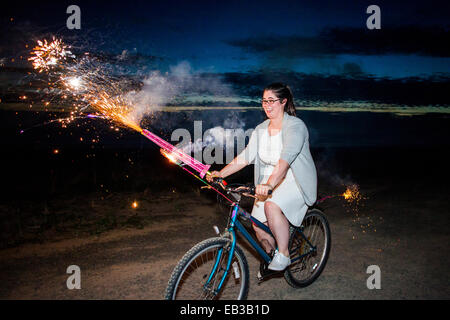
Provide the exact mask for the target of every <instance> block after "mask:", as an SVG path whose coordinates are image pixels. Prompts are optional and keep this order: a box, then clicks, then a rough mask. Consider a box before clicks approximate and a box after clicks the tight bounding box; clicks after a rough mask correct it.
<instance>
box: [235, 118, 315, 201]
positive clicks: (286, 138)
mask: <svg viewBox="0 0 450 320" xmlns="http://www.w3.org/2000/svg"><path fill="white" fill-rule="evenodd" d="M269 122H270V120H269V119H267V120H266V121H264V122H262V123H260V124H259V125H258V126H257V127H256V128H255V130H254V131H253V132H252V135H251V136H250V140H249V143H248V145H247V147H246V148H245V149H244V150H243V151H242V152H241V153H240V154H239V155H238V156H237V158H238V161H239V160H244V161H246V162H247V163H248V164H251V163H254V164H255V185H257V184H260V182H261V181H262V179H263V177H262V176H261V175H260V159H259V156H258V148H259V141H260V140H261V139H260V137H261V134H262V133H263V132H264V130H267V129H268V127H269ZM281 132H282V139H283V149H282V150H281V155H280V159H283V160H285V161H286V162H287V163H289V165H290V167H291V169H292V173H293V175H294V177H295V181H296V182H297V185H298V187H299V188H300V190H301V191H302V195H303V198H304V200H305V202H306V204H307V205H308V206H312V205H313V204H314V203H315V202H316V199H317V172H316V166H315V165H314V161H313V158H312V156H311V152H310V150H309V133H308V129H307V128H306V125H305V123H304V122H303V121H302V120H301V119H299V118H297V117H294V116H290V115H288V114H287V113H286V112H285V113H284V116H283V123H282V131H281Z"/></svg>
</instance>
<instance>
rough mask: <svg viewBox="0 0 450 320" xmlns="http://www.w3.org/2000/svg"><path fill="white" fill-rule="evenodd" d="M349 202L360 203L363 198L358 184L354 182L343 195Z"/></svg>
mask: <svg viewBox="0 0 450 320" xmlns="http://www.w3.org/2000/svg"><path fill="white" fill-rule="evenodd" d="M341 196H342V197H344V199H345V200H347V201H348V202H355V203H358V202H359V201H360V200H361V199H362V195H361V193H360V191H359V186H358V185H357V184H352V185H350V186H348V187H347V189H346V190H345V192H344V193H343V194H342V195H341Z"/></svg>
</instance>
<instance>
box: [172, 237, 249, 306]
mask: <svg viewBox="0 0 450 320" xmlns="http://www.w3.org/2000/svg"><path fill="white" fill-rule="evenodd" d="M230 249H231V241H230V240H229V239H227V238H211V239H207V240H204V241H202V242H200V243H199V244H197V245H195V246H194V247H193V248H192V249H190V250H189V251H188V252H187V253H186V254H185V255H184V256H183V258H182V259H181V260H180V262H179V263H178V264H177V266H176V267H175V269H174V270H173V272H172V276H171V277H170V280H169V282H168V285H167V289H166V293H165V299H167V300H175V299H177V300H178V299H179V300H212V299H227V300H234V299H238V300H241V299H246V298H247V294H248V286H249V271H248V263H247V259H246V257H245V255H244V253H243V252H242V249H241V248H239V247H238V246H237V245H236V246H235V249H234V254H233V258H232V260H231V265H230V269H229V271H228V273H227V275H226V278H225V280H224V282H223V284H222V286H221V288H220V290H218V289H217V288H218V286H219V283H220V282H221V280H222V276H223V274H224V272H225V270H226V266H227V262H228V258H229V253H230ZM216 264H217V265H216ZM212 270H215V272H214V273H213V274H212V275H211V272H212ZM208 280H209V281H208Z"/></svg>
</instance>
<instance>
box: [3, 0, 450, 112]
mask: <svg viewBox="0 0 450 320" xmlns="http://www.w3.org/2000/svg"><path fill="white" fill-rule="evenodd" d="M26 3H27V2H25V3H21V4H17V5H15V4H8V7H7V8H6V10H2V13H1V14H2V19H1V25H2V29H3V30H2V34H1V38H0V58H1V59H2V64H3V65H4V66H11V65H12V67H14V64H11V63H10V61H11V60H10V59H11V58H12V57H15V58H16V59H15V65H17V64H18V62H17V61H18V60H19V59H17V58H18V57H19V56H23V55H24V54H26V53H27V51H26V50H25V49H24V46H25V44H29V45H33V41H35V40H37V39H42V38H43V37H48V38H49V37H50V36H52V35H57V36H60V37H63V38H64V40H65V41H66V42H68V43H71V44H72V45H73V46H74V48H78V49H80V51H83V50H84V51H89V52H102V54H107V55H109V56H110V57H111V58H113V57H117V56H119V55H122V56H124V55H125V56H126V57H127V59H128V62H129V64H128V65H127V68H128V70H129V73H131V74H136V73H142V74H145V72H149V71H151V70H159V71H161V72H165V71H170V70H172V69H171V68H173V67H174V66H177V65H179V64H180V63H185V64H187V65H188V68H189V72H192V73H196V74H197V75H204V74H209V75H211V74H213V75H215V76H217V77H219V78H220V79H221V80H222V81H225V82H226V83H228V84H230V85H231V86H232V87H233V88H234V89H235V92H236V93H237V94H238V95H240V96H241V98H243V99H244V98H246V97H247V98H248V97H250V98H254V97H256V96H257V95H259V94H260V93H259V91H258V90H260V89H261V87H264V86H265V85H267V84H268V83H269V82H272V81H277V80H280V81H285V82H287V83H289V84H290V85H291V86H292V87H293V89H294V93H295V96H296V98H298V99H306V100H321V101H323V100H327V101H339V100H357V101H377V102H378V101H383V102H387V103H400V104H406V105H414V104H416V105H417V104H418V105H429V104H431V105H435V104H439V105H446V104H447V102H448V101H447V97H446V96H447V95H446V92H447V91H448V89H449V73H450V59H449V56H450V47H449V45H448V44H449V43H450V35H449V24H448V17H449V13H450V5H449V3H448V1H415V2H413V1H395V3H393V1H378V2H376V3H374V2H373V1H344V2H343V1H339V2H336V1H282V2H273V1H126V2H117V3H110V2H106V1H98V2H97V1H96V2H95V3H92V2H73V1H72V2H63V1H61V2H56V3H46V2H45V3H42V2H39V3H38V2H29V3H28V4H26ZM70 4H78V5H79V6H80V8H81V30H68V29H67V28H66V19H67V17H68V16H69V15H68V14H66V8H67V7H68V5H70ZM371 4H377V5H378V6H379V7H380V9H381V30H368V29H367V27H366V20H367V18H368V17H369V14H367V13H366V9H367V7H368V6H369V5H371ZM424 82H426V85H424ZM349 89H351V90H350V92H348V91H349Z"/></svg>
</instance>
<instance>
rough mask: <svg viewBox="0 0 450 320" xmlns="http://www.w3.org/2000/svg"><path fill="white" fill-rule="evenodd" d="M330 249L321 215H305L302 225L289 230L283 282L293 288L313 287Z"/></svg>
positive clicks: (314, 210)
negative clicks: (286, 266) (312, 284)
mask: <svg viewBox="0 0 450 320" xmlns="http://www.w3.org/2000/svg"><path fill="white" fill-rule="evenodd" d="M299 230H300V231H301V232H299ZM302 234H303V236H304V237H303V236H302ZM305 238H306V239H307V240H308V241H306V239H305ZM330 247H331V232H330V227H329V224H328V221H327V219H326V217H325V215H324V214H323V212H322V211H320V210H318V209H312V210H310V211H308V212H307V213H306V215H305V218H304V219H303V222H302V225H301V226H300V227H296V228H294V227H292V228H291V235H290V239H289V251H290V253H291V255H290V258H291V261H292V263H291V265H290V266H289V267H288V268H287V269H286V271H285V272H284V278H285V279H286V281H287V282H288V283H289V284H290V285H291V286H292V287H294V288H303V287H306V286H309V285H310V284H311V283H313V282H314V281H315V280H316V279H317V278H318V277H319V275H320V274H321V273H322V271H323V269H324V268H325V265H326V263H327V260H328V255H329V252H330Z"/></svg>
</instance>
